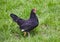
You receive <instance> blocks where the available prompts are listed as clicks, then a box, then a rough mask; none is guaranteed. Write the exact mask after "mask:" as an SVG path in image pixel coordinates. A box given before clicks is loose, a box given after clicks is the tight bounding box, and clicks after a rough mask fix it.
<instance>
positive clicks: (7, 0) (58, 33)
mask: <svg viewBox="0 0 60 42" xmlns="http://www.w3.org/2000/svg"><path fill="white" fill-rule="evenodd" d="M32 8H36V9H37V14H36V15H37V17H38V19H39V25H38V27H37V28H36V29H34V30H33V31H31V32H30V33H31V36H30V38H29V37H24V36H23V33H22V32H21V31H20V30H19V26H18V25H17V24H16V23H15V22H13V21H12V19H11V17H10V14H11V13H14V14H16V15H17V16H19V17H21V18H23V19H28V18H29V16H30V11H31V9H32ZM0 42H60V0H1V1H0Z"/></svg>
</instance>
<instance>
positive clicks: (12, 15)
mask: <svg viewBox="0 0 60 42" xmlns="http://www.w3.org/2000/svg"><path fill="white" fill-rule="evenodd" d="M10 16H11V17H12V19H13V20H14V21H15V22H17V20H18V19H19V17H18V16H17V15H15V14H10Z"/></svg>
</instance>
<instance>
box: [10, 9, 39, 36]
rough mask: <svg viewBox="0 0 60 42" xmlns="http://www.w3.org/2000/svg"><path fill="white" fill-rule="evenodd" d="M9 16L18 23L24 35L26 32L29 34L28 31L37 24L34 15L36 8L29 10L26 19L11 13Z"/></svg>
mask: <svg viewBox="0 0 60 42" xmlns="http://www.w3.org/2000/svg"><path fill="white" fill-rule="evenodd" d="M10 17H11V18H12V19H13V21H14V22H16V23H17V24H18V25H19V28H20V30H21V31H22V32H23V33H24V36H26V34H28V36H30V31H31V30H33V29H34V28H36V27H37V26H38V24H39V21H38V18H37V16H36V8H33V9H32V10H31V13H30V17H29V19H27V20H25V19H22V18H20V17H18V16H17V15H15V14H13V13H11V14H10Z"/></svg>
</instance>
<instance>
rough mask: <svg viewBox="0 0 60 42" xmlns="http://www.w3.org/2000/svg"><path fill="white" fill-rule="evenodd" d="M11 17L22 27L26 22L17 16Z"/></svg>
mask: <svg viewBox="0 0 60 42" xmlns="http://www.w3.org/2000/svg"><path fill="white" fill-rule="evenodd" d="M10 16H11V17H12V19H13V20H14V21H15V22H17V24H19V25H21V24H23V23H24V22H25V20H23V19H21V18H19V17H18V16H17V15H15V14H10Z"/></svg>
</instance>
